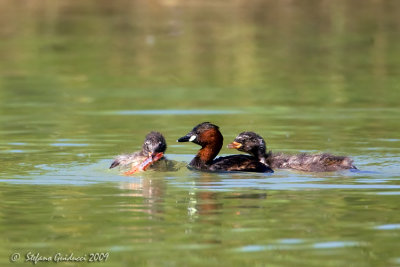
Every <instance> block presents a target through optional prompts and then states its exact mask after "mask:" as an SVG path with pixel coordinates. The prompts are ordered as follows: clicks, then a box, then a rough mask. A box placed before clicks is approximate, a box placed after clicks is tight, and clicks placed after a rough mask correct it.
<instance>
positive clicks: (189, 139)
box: [176, 133, 196, 142]
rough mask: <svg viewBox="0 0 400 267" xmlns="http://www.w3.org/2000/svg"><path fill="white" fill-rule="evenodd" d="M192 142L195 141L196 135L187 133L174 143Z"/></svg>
mask: <svg viewBox="0 0 400 267" xmlns="http://www.w3.org/2000/svg"><path fill="white" fill-rule="evenodd" d="M194 140H196V135H194V134H192V133H188V134H187V135H185V136H182V137H181V138H179V139H178V140H176V141H177V142H193V141H194Z"/></svg>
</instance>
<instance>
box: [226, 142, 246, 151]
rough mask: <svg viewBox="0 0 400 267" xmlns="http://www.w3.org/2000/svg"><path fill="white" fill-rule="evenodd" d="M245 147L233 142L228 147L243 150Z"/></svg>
mask: <svg viewBox="0 0 400 267" xmlns="http://www.w3.org/2000/svg"><path fill="white" fill-rule="evenodd" d="M242 146H243V145H242V144H241V143H238V142H235V141H233V142H232V143H230V144H229V145H228V148H234V149H239V148H241V147H242Z"/></svg>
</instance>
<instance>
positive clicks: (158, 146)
mask: <svg viewBox="0 0 400 267" xmlns="http://www.w3.org/2000/svg"><path fill="white" fill-rule="evenodd" d="M165 150H167V143H166V142H165V138H164V136H163V135H162V134H161V133H159V132H150V133H148V134H147V135H146V138H145V139H144V143H143V146H142V151H143V152H144V153H145V154H146V155H147V154H149V155H155V154H157V153H164V152H165Z"/></svg>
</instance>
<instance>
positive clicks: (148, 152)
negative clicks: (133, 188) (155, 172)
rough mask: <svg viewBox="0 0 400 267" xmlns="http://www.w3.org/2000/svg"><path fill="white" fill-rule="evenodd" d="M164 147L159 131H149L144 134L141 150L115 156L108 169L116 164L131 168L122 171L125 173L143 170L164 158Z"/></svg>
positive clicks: (162, 137)
mask: <svg viewBox="0 0 400 267" xmlns="http://www.w3.org/2000/svg"><path fill="white" fill-rule="evenodd" d="M166 149H167V143H166V142H165V139H164V136H163V135H162V134H161V133H159V132H150V133H149V134H147V135H146V138H145V140H144V143H143V145H142V150H141V151H138V152H134V153H132V154H124V155H119V156H117V157H116V158H115V160H114V162H113V163H112V164H111V166H110V169H111V168H114V167H117V166H120V167H123V168H126V167H130V168H131V169H130V170H129V171H127V172H125V173H124V174H126V175H128V174H132V173H135V172H138V171H145V170H146V169H147V168H148V167H150V166H151V165H153V164H154V163H155V162H157V161H158V160H161V159H164V152H165V150H166Z"/></svg>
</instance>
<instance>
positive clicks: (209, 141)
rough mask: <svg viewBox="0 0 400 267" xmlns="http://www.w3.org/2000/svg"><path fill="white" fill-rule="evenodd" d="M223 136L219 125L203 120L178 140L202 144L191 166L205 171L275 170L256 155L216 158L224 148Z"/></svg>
mask: <svg viewBox="0 0 400 267" xmlns="http://www.w3.org/2000/svg"><path fill="white" fill-rule="evenodd" d="M223 140H224V138H223V136H222V134H221V132H220V131H219V127H218V126H216V125H214V124H212V123H209V122H203V123H200V124H198V125H197V126H195V127H194V128H193V130H191V131H190V132H189V133H187V134H186V135H185V136H183V137H181V138H179V139H178V140H177V141H178V142H193V143H195V144H197V145H200V146H201V149H200V150H199V151H198V153H197V155H196V156H195V157H194V159H193V160H192V161H191V162H190V163H189V167H192V168H194V169H198V170H203V171H245V172H273V170H272V169H271V168H270V167H268V166H267V165H266V164H263V163H261V162H259V161H258V159H257V158H255V157H254V156H249V155H231V156H225V157H219V158H217V159H215V157H216V156H217V155H218V153H219V152H220V150H221V148H222V144H223Z"/></svg>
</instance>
